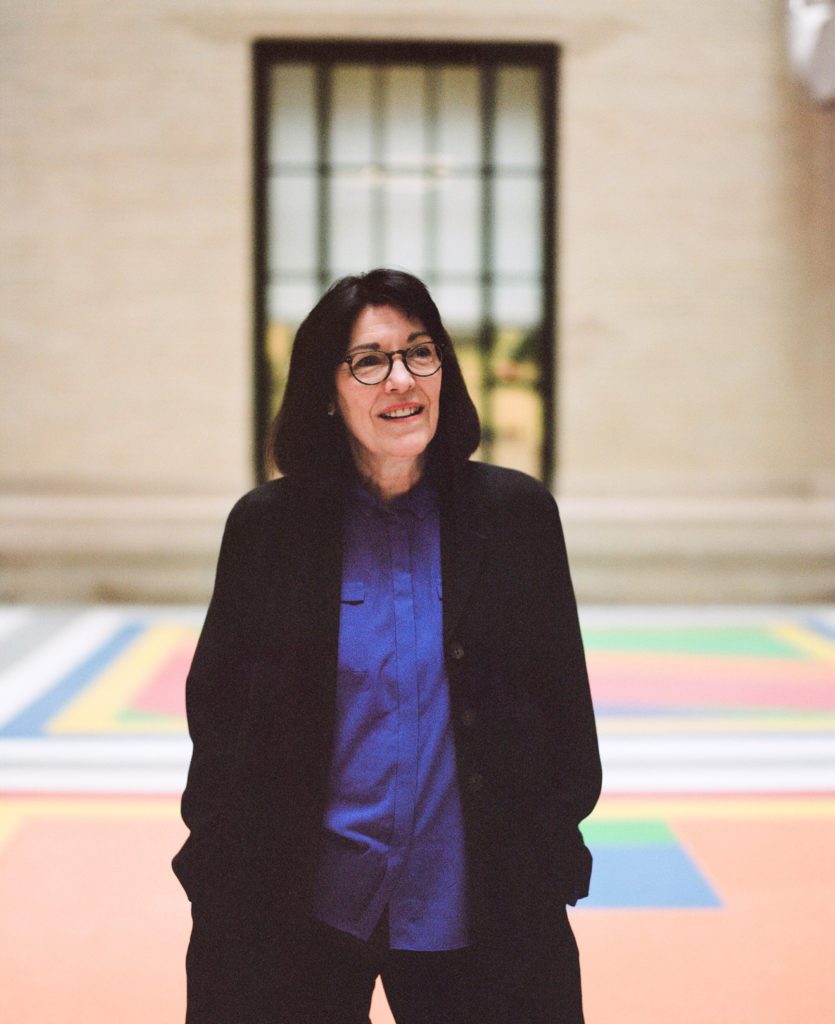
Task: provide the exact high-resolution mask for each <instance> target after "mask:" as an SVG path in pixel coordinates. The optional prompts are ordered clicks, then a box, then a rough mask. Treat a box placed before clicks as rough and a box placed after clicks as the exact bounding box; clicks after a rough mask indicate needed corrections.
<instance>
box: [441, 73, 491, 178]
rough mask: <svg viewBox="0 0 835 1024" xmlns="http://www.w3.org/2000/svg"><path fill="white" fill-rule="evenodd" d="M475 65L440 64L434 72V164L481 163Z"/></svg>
mask: <svg viewBox="0 0 835 1024" xmlns="http://www.w3.org/2000/svg"><path fill="white" fill-rule="evenodd" d="M478 80H479V76H478V71H477V70H476V69H475V68H456V67H449V68H441V69H440V71H439V72H438V73H437V78H436V83H437V87H438V142H437V153H436V154H435V156H436V158H437V166H438V167H439V168H440V169H443V168H445V167H469V168H473V169H474V168H476V167H478V166H479V164H480V163H481V111H480V109H479V107H480V100H479V87H478Z"/></svg>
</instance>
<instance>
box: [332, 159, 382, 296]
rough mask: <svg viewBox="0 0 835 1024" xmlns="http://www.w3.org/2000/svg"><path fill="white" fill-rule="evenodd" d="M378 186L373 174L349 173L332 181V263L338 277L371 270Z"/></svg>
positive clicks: (334, 272) (374, 261)
mask: <svg viewBox="0 0 835 1024" xmlns="http://www.w3.org/2000/svg"><path fill="white" fill-rule="evenodd" d="M377 188H378V186H377V185H376V184H375V183H374V179H373V177H372V175H370V174H369V173H352V172H346V173H343V174H338V175H335V176H334V178H333V179H332V181H331V183H330V211H331V217H330V223H329V224H328V265H329V267H330V268H331V271H332V273H333V275H334V276H335V277H342V276H343V275H344V274H356V273H358V272H362V271H364V270H369V269H370V268H371V267H372V266H374V265H375V264H376V263H377V262H379V261H378V260H375V259H374V253H373V246H372V242H373V228H372V226H373V194H374V192H375V191H376V190H377Z"/></svg>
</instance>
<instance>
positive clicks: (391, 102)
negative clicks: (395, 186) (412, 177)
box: [382, 67, 427, 167]
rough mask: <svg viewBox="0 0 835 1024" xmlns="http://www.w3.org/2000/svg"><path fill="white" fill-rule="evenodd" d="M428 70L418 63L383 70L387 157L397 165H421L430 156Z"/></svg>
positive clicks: (384, 140) (391, 162)
mask: <svg viewBox="0 0 835 1024" xmlns="http://www.w3.org/2000/svg"><path fill="white" fill-rule="evenodd" d="M425 77H426V72H425V71H424V69H423V68H416V67H390V68H387V69H386V70H385V71H384V72H383V96H384V97H385V105H384V110H383V154H382V155H383V160H384V162H385V163H386V164H388V165H390V166H393V167H397V166H403V165H407V166H412V167H414V166H419V165H422V164H423V161H424V160H425V159H426V128H427V124H426V103H425V96H424V79H425Z"/></svg>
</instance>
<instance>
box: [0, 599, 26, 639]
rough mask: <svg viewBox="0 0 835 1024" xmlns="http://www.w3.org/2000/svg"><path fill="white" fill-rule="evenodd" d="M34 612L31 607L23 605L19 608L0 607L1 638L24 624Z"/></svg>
mask: <svg viewBox="0 0 835 1024" xmlns="http://www.w3.org/2000/svg"><path fill="white" fill-rule="evenodd" d="M33 614H34V612H33V611H32V609H31V608H28V607H24V606H22V605H21V606H20V607H19V608H11V607H7V608H3V607H0V640H2V639H3V637H4V636H8V635H9V633H13V632H14V631H15V630H16V629H18V628H19V627H20V626H22V625H23V624H24V623H25V622H26V620H27V619H30V618H31V617H32V615H33Z"/></svg>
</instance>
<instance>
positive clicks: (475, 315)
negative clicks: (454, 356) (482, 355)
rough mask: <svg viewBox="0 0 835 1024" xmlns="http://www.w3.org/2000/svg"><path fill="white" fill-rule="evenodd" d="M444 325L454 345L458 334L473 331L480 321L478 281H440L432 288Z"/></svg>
mask: <svg viewBox="0 0 835 1024" xmlns="http://www.w3.org/2000/svg"><path fill="white" fill-rule="evenodd" d="M432 296H433V298H434V299H435V302H436V304H437V306H438V310H439V311H440V314H441V319H442V320H443V322H444V326H445V327H446V329H447V330H448V331H449V332H450V334H451V335H452V338H453V341H454V342H455V344H456V346H457V344H458V335H459V334H460V335H468V334H473V333H475V331H476V329H477V327H478V325H479V323H480V322H481V287H480V285H479V283H478V281H476V280H473V281H472V282H471V283H469V284H452V283H450V282H443V281H442V282H441V283H440V284H437V285H435V286H434V287H433V288H432Z"/></svg>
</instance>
